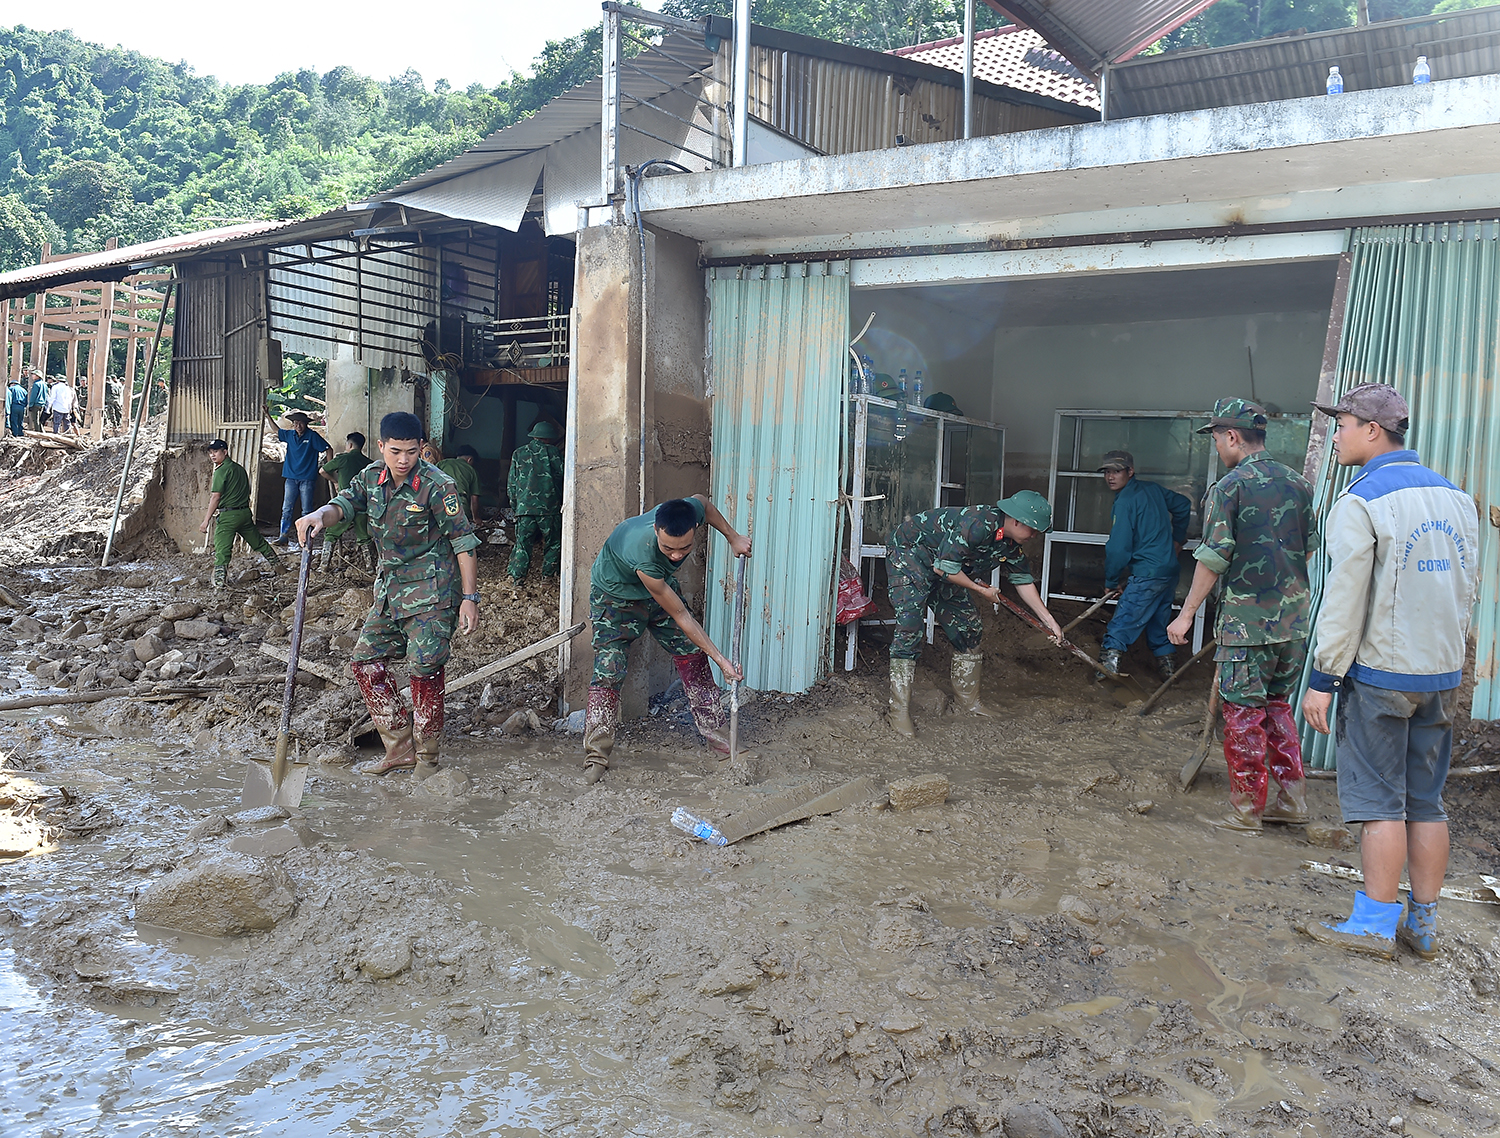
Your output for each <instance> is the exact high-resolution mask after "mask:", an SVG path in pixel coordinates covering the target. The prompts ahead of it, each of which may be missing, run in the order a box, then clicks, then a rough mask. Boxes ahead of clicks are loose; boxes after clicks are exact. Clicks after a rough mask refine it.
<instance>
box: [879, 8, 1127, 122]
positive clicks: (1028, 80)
mask: <svg viewBox="0 0 1500 1138" xmlns="http://www.w3.org/2000/svg"><path fill="white" fill-rule="evenodd" d="M890 54H891V55H899V56H903V57H905V58H906V59H913V60H916V61H917V62H919V63H930V64H932V65H933V66H934V67H942V68H945V69H947V70H949V71H957V72H958V73H959V74H960V75H962V74H963V70H964V38H963V36H954V37H953V38H951V39H945V40H937V41H936V42H934V43H919V44H917V45H916V46H915V47H900V48H897V49H896V50H895V51H893V52H891V53H890ZM974 77H975V78H976V79H983V80H986V81H987V82H990V83H996V84H999V85H1000V86H1002V87H1013V88H1015V89H1016V90H1018V91H1030V92H1031V93H1032V94H1035V95H1045V96H1046V97H1047V98H1049V99H1058V100H1061V101H1062V102H1064V103H1073V104H1075V105H1077V106H1080V107H1088V108H1089V109H1090V110H1098V109H1099V89H1098V88H1097V87H1096V86H1095V85H1094V81H1093V80H1092V79H1090V78H1089V77H1088V76H1087V75H1085V74H1084V73H1083V72H1081V71H1079V70H1078V68H1077V67H1075V66H1073V64H1072V62H1070V61H1069V60H1068V59H1067V58H1066V57H1065V56H1063V55H1062V54H1061V53H1060V52H1057V51H1054V50H1053V49H1052V48H1050V47H1048V46H1047V41H1046V40H1044V39H1043V38H1042V37H1041V36H1040V35H1039V34H1037V33H1036V32H1034V31H1032V30H1031V29H1030V28H1023V27H1019V26H1017V25H1015V24H1009V25H1007V26H1006V27H1003V28H987V29H985V30H984V31H982V32H979V33H978V34H977V35H975V37H974Z"/></svg>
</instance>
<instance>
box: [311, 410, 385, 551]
mask: <svg viewBox="0 0 1500 1138" xmlns="http://www.w3.org/2000/svg"><path fill="white" fill-rule="evenodd" d="M369 465H370V456H369V455H367V454H365V436H364V435H362V434H360V432H358V431H350V432H349V433H348V434H347V435H345V436H344V449H343V450H342V451H341V452H340V453H338V454H336V455H334V456H333V457H331V458H330V459H329V460H328V461H327V462H325V463H324V464H323V465H322V466H321V467H320V468H319V471H318V472H319V473H320V474H321V475H322V476H323V477H324V478H325V479H326V480H327V481H329V482H331V483H333V492H334V494H342V493H343V492H344V491H345V490H347V489H348V488H349V483H350V482H352V481H354V476H355V475H356V474H358V473H359V472H360V471H361V470H363V469H364V468H365V467H367V466H369ZM350 530H353V531H354V542H355V545H356V546H357V547H358V548H359V549H360V550H361V552H362V553H368V551H369V545H370V530H369V527H368V526H367V525H366V524H365V515H364V514H355V515H354V517H353V518H352V519H348V518H346V519H345V520H344V521H341V522H339V524H338V525H335V526H329V527H328V529H327V530H325V531H324V533H323V557H322V561H321V563H320V564H319V569H321V570H322V572H324V573H326V572H328V567H329V566H330V565H331V564H332V563H333V549H334V546H336V545H338V543H339V539H340V538H341V537H343V536H344V534H346V533H348V532H349V531H350ZM367 567H368V568H369V569H371V570H372V571H373V570H374V568H375V564H374V559H373V558H371V561H370V564H369V565H368V566H367Z"/></svg>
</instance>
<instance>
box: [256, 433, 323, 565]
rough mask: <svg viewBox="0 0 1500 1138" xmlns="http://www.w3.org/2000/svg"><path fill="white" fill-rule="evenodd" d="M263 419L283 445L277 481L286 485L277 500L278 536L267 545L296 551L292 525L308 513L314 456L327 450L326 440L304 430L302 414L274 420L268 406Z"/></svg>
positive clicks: (315, 469)
mask: <svg viewBox="0 0 1500 1138" xmlns="http://www.w3.org/2000/svg"><path fill="white" fill-rule="evenodd" d="M266 418H268V419H271V420H273V421H274V422H275V424H276V438H277V440H278V441H280V442H283V443H286V458H285V459H284V460H283V461H282V463H281V477H282V480H283V481H284V482H285V483H286V489H285V490H284V491H283V493H282V498H281V534H280V535H279V536H278V537H277V538H276V540H275V541H273V542H272V543H271V544H272V545H287V546H288V548H290V549H296V548H297V544H296V542H294V541H292V522H293V521H294V520H295V519H297V518H299V517H302V516H303V515H304V514H310V513H312V508H313V487H314V486H316V485H317V484H318V455H320V454H322V453H323V452H324V451H326V450H327V449H328V440H327V439H325V438H324V437H323V436H322V435H320V434H318V432H317V431H313V430H309V429H308V426H307V424H308V418H307V415H306V413H305V412H302V411H293V412H291V413H290V414H289V415H286V416H283V417H282V418H280V419H277V418H276V417H275V416H274V415H272V414H271V409H270V407H269V406H268V407H267V408H266ZM299 501H300V504H301V509H300V510H299V509H298V508H297V507H298V503H299ZM289 543H290V544H289Z"/></svg>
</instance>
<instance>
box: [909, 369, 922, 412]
mask: <svg viewBox="0 0 1500 1138" xmlns="http://www.w3.org/2000/svg"><path fill="white" fill-rule="evenodd" d="M911 405H912V406H913V407H920V406H922V369H921V368H918V369H917V374H916V376H915V377H914V378H913V380H912V388H911Z"/></svg>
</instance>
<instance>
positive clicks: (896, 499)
mask: <svg viewBox="0 0 1500 1138" xmlns="http://www.w3.org/2000/svg"><path fill="white" fill-rule="evenodd" d="M895 425H896V411H895V409H894V408H892V407H882V406H880V405H879V404H875V403H872V404H870V419H869V426H868V429H867V432H866V444H865V493H866V494H884V495H885V497H884V498H883V499H882V500H880V501H876V502H866V503H865V514H864V517H865V525H864V529H865V544H866V545H884V544H885V543H886V541H887V540H889V538H890V536H891V531H892V530H894V529H895V528H896V527H897V526H898V525H900V524H901V523H902V522H903V521H905V520H906V519H907V518H909V517H911V516H912V515H913V514H919V513H921V512H922V511H923V510H930V509H932V508H933V506H934V505H935V504H936V503H937V481H938V480H937V458H938V454H937V446H938V438H937V436H938V429H937V420H936V419H935V418H933V417H932V416H929V415H908V417H907V436H906V438H905V439H904V440H902V441H900V442H897V441H896V439H895V438H894V437H893V435H894V430H895Z"/></svg>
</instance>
